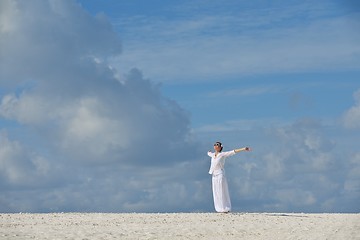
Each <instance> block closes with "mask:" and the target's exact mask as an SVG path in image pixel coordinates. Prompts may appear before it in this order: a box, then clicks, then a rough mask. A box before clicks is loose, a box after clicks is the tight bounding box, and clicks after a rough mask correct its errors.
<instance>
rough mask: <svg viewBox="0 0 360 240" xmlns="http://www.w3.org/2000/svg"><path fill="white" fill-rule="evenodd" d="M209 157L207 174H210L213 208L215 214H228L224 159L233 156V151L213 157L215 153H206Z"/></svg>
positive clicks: (228, 196) (228, 195)
mask: <svg viewBox="0 0 360 240" xmlns="http://www.w3.org/2000/svg"><path fill="white" fill-rule="evenodd" d="M208 155H209V157H211V166H210V170H209V174H212V190H213V197H214V206H215V210H216V211H217V212H230V211H231V201H230V194H229V188H228V184H227V180H226V176H225V170H224V165H225V159H226V158H227V157H230V156H233V155H235V151H234V150H233V151H227V152H220V153H218V154H217V156H215V153H213V152H208Z"/></svg>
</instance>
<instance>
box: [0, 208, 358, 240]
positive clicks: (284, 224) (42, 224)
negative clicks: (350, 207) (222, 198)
mask: <svg viewBox="0 0 360 240" xmlns="http://www.w3.org/2000/svg"><path fill="white" fill-rule="evenodd" d="M0 239H171V240H173V239H267V240H270V239H306V240H309V239H316V240H319V239H344V240H345V239H346V240H350V239H360V214H302V213H299V214H298V213H284V214H282V213H228V214H220V213H161V214H156V213H155V214H153V213H152V214H150V213H49V214H20V213H18V214H7V213H2V214H0Z"/></svg>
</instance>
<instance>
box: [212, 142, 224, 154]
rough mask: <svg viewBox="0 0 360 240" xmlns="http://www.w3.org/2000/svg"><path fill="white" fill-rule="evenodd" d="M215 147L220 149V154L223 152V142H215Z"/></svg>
mask: <svg viewBox="0 0 360 240" xmlns="http://www.w3.org/2000/svg"><path fill="white" fill-rule="evenodd" d="M214 146H218V147H220V152H221V151H222V150H223V145H222V143H221V142H215V143H214Z"/></svg>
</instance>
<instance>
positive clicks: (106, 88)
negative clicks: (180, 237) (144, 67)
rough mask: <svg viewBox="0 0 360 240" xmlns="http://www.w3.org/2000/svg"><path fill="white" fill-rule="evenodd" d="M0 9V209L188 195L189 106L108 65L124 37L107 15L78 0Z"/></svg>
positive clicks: (131, 206)
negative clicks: (185, 178)
mask: <svg viewBox="0 0 360 240" xmlns="http://www.w3.org/2000/svg"><path fill="white" fill-rule="evenodd" d="M0 11H1V12H0V16H1V20H2V21H1V26H0V41H1V42H0V44H1V48H2V50H1V53H0V54H1V56H0V68H1V69H0V72H1V78H0V84H1V86H2V87H3V89H4V91H3V92H1V94H2V96H1V99H0V101H1V104H0V117H1V119H2V120H3V123H4V125H3V126H2V129H3V130H2V133H1V135H0V141H1V146H0V161H1V165H0V174H1V175H0V177H1V179H2V180H3V181H2V183H1V188H2V190H4V191H2V192H3V193H4V194H2V197H0V202H1V203H2V207H1V209H0V210H1V211H66V210H72V211H95V210H98V211H134V210H142V211H152V210H154V209H157V208H159V206H162V205H164V206H165V207H164V208H166V207H168V209H169V208H171V207H174V204H178V203H179V202H178V201H177V203H176V202H175V203H171V202H173V200H174V199H173V198H176V199H183V198H185V197H186V196H187V194H189V192H188V191H189V190H187V189H185V187H184V185H183V184H181V183H177V180H178V178H180V177H181V175H180V174H181V172H182V171H185V169H186V167H185V165H184V164H185V163H187V162H189V161H191V160H193V157H194V154H195V156H196V154H197V150H196V149H197V147H196V145H195V144H193V143H192V139H191V138H192V136H191V134H190V120H189V116H188V113H187V112H186V111H185V110H184V109H182V108H181V107H180V106H179V105H178V104H177V103H176V102H175V101H172V100H171V99H168V98H166V97H164V96H163V95H162V94H161V85H159V84H154V83H153V82H152V81H150V80H149V79H146V78H145V77H144V76H143V74H142V72H141V70H139V69H135V68H134V69H132V70H131V71H129V72H128V73H127V74H124V75H121V76H119V74H118V73H117V72H116V70H115V69H113V68H112V67H111V66H110V65H109V64H108V61H107V59H108V58H109V57H111V56H116V55H118V54H120V53H121V42H120V40H119V36H118V35H117V34H116V33H115V32H114V31H113V29H112V26H111V24H110V23H109V21H108V20H107V19H106V17H105V16H103V15H101V14H100V15H97V16H95V17H93V16H91V15H90V14H88V13H87V12H85V11H84V10H83V9H82V8H81V6H79V5H78V4H77V3H76V2H75V1H72V0H65V1H63V0H49V1H36V0H35V1H31V2H27V1H6V0H5V1H1V2H0ZM14 125H16V126H17V127H16V128H17V129H15V128H13V127H11V126H14ZM19 131H21V132H23V135H21V134H19ZM25 134H26V136H24V135H25ZM185 150H186V151H185ZM193 164H196V163H193ZM175 165H176V167H177V168H178V169H180V170H178V171H177V172H174V171H173V168H174V166H175ZM190 165H191V164H190ZM155 166H156V167H155ZM191 166H193V165H191ZM187 167H189V166H187ZM154 172H156V175H164V176H167V178H166V177H165V178H158V177H154V176H151V174H152V173H154ZM166 173H167V174H166ZM149 175H150V176H149ZM171 175H174V176H173V177H170V176H171ZM196 175H198V174H195V175H194V177H196ZM164 179H165V180H166V181H167V183H166V184H165V185H163V186H162V187H161V185H162V184H163V182H162V181H164ZM169 180H172V181H170V182H169ZM19 186H24V188H25V190H24V189H23V190H16V191H12V190H14V189H16V188H18V187H19ZM160 193H161V194H160ZM155 195H160V196H162V197H159V198H157V199H155V197H154V196H155ZM20 196H22V197H21V199H22V200H20ZM177 197H179V198H177ZM166 199H167V200H166Z"/></svg>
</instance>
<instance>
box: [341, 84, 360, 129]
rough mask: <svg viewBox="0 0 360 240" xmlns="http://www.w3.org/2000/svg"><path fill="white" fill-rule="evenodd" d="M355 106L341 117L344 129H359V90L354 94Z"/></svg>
mask: <svg viewBox="0 0 360 240" xmlns="http://www.w3.org/2000/svg"><path fill="white" fill-rule="evenodd" d="M354 100H355V105H354V106H352V107H351V108H350V109H349V110H347V111H346V112H345V114H344V116H343V123H344V126H345V127H346V128H350V129H359V128H360V89H359V90H357V91H356V92H355V93H354Z"/></svg>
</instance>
